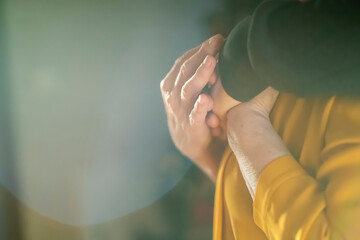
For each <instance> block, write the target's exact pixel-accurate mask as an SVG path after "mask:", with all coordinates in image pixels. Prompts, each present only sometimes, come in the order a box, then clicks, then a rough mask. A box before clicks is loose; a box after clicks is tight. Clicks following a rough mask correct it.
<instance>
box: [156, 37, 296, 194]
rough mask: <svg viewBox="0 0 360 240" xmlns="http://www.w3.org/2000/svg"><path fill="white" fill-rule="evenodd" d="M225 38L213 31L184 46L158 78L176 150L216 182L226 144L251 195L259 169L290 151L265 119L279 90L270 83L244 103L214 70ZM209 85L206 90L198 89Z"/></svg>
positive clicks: (254, 189) (268, 120)
mask: <svg viewBox="0 0 360 240" xmlns="http://www.w3.org/2000/svg"><path fill="white" fill-rule="evenodd" d="M223 43H224V39H223V38H222V37H221V35H215V36H214V37H212V38H210V39H209V40H207V41H205V42H204V43H202V44H201V45H199V46H197V47H195V48H193V49H191V50H189V51H187V52H186V53H184V54H183V55H182V56H181V57H180V58H178V59H177V60H176V61H175V64H174V66H173V67H172V69H171V70H170V72H169V73H168V74H167V75H166V77H165V78H164V79H163V80H162V81H161V84H160V89H161V94H162V97H163V101H164V106H165V110H166V113H167V120H168V126H169V131H170V135H171V138H172V140H173V141H174V143H175V145H176V147H177V148H178V149H179V151H180V152H181V153H182V154H183V155H185V156H187V157H188V158H190V159H191V160H192V161H193V162H194V163H195V164H197V165H198V166H199V167H200V168H201V169H202V170H203V171H204V172H205V173H206V174H207V175H208V176H209V178H210V179H211V180H212V181H214V182H215V181H216V178H217V173H218V168H219V162H220V159H221V156H222V154H223V152H224V149H225V146H226V143H227V142H228V144H229V146H230V147H231V149H232V150H233V152H234V154H235V156H236V158H237V160H238V163H239V167H240V170H241V172H242V175H243V177H244V179H245V182H246V184H247V186H248V189H249V192H250V194H251V196H252V197H254V194H255V192H256V186H257V181H258V177H259V175H260V173H261V171H262V170H263V169H264V168H265V167H266V166H267V165H268V164H269V163H270V162H271V161H273V160H275V159H276V158H278V157H280V156H283V155H290V152H289V151H288V149H287V148H286V146H285V144H284V143H283V142H282V140H281V138H280V137H279V135H278V134H277V133H276V131H275V130H274V129H273V127H272V124H271V122H270V119H269V114H270V112H271V109H272V107H273V105H274V103H275V101H276V99H277V96H278V94H279V93H278V91H276V90H275V89H273V88H271V87H268V88H267V89H265V90H264V91H263V92H261V93H260V94H258V95H257V96H256V97H254V98H253V99H251V100H250V101H248V102H243V103H241V102H238V101H236V100H234V99H233V98H231V97H230V96H228V95H227V94H226V92H225V91H224V89H223V87H222V84H221V79H220V78H219V77H218V75H217V73H216V71H215V65H216V60H217V59H216V58H217V55H218V52H219V50H220V49H221V46H222V45H223ZM207 85H211V86H212V87H211V92H210V94H209V95H207V94H204V93H201V92H202V90H203V89H204V88H205V87H206V86H207Z"/></svg>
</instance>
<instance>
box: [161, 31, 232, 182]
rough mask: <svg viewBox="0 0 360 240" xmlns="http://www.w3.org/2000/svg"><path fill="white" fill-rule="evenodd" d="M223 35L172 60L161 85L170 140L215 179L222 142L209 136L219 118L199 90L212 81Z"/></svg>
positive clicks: (206, 97)
mask: <svg viewBox="0 0 360 240" xmlns="http://www.w3.org/2000/svg"><path fill="white" fill-rule="evenodd" d="M223 43H224V39H223V38H222V36H221V35H215V36H213V37H212V38H210V39H209V40H207V41H205V42H204V43H202V44H201V45H200V46H198V47H195V48H193V49H191V50H189V51H187V52H186V53H184V54H183V55H182V56H181V57H180V58H178V59H177V60H176V61H175V64H174V66H173V67H172V69H171V70H170V72H169V73H168V74H167V75H166V77H165V78H164V79H163V80H162V81H161V84H160V88H161V93H162V97H163V101H164V105H165V109H166V113H167V119H168V126H169V131H170V135H171V138H172V140H173V141H174V143H175V145H176V147H177V148H178V149H179V151H180V152H181V153H182V154H183V155H185V156H187V157H188V158H190V159H192V160H193V161H194V162H195V163H196V164H197V165H198V166H199V167H201V168H202V169H203V170H204V171H205V172H206V173H207V174H208V176H209V177H210V178H211V179H212V180H213V181H215V179H216V176H217V170H218V163H219V159H220V158H221V155H222V153H223V150H224V147H225V143H224V142H223V141H221V140H219V139H218V138H216V137H214V136H212V134H211V131H212V128H210V127H209V126H211V127H213V131H216V129H217V126H218V125H219V119H218V118H217V117H216V115H214V114H211V110H212V108H213V101H212V98H211V97H210V96H209V95H206V94H203V93H201V92H202V90H203V89H204V87H206V86H207V84H214V83H215V81H216V78H217V77H216V73H215V72H214V69H215V65H216V57H215V56H216V55H217V54H218V52H219V50H220V49H221V47H222V45H223Z"/></svg>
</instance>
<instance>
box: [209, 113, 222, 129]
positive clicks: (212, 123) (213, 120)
mask: <svg viewBox="0 0 360 240" xmlns="http://www.w3.org/2000/svg"><path fill="white" fill-rule="evenodd" d="M206 124H207V125H208V126H209V127H211V128H216V127H218V126H219V125H220V119H219V118H218V116H216V115H215V113H213V112H209V113H208V115H207V117H206Z"/></svg>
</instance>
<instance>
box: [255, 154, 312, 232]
mask: <svg viewBox="0 0 360 240" xmlns="http://www.w3.org/2000/svg"><path fill="white" fill-rule="evenodd" d="M304 173H305V170H304V169H303V168H302V167H301V165H300V164H299V163H298V162H297V161H296V160H295V159H294V157H292V156H291V155H285V156H281V157H279V158H277V159H275V160H274V161H272V162H271V163H269V164H268V165H267V166H266V167H265V168H264V170H263V171H262V172H261V173H260V176H259V179H258V184H257V187H256V192H255V196H254V202H253V215H254V221H255V223H256V224H257V225H258V226H259V227H260V228H261V229H262V230H263V231H264V232H265V234H266V235H268V229H267V225H268V224H266V219H267V213H268V209H269V206H268V205H269V202H270V201H269V200H270V199H271V196H272V194H273V192H274V191H275V190H276V189H277V188H278V187H279V186H280V185H281V184H282V183H284V182H286V181H288V180H289V179H291V178H293V177H298V176H299V175H302V174H304Z"/></svg>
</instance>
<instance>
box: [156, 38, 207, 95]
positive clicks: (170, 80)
mask: <svg viewBox="0 0 360 240" xmlns="http://www.w3.org/2000/svg"><path fill="white" fill-rule="evenodd" d="M200 47H201V45H199V46H197V47H194V48H192V49H190V50H188V51H187V52H185V53H184V54H183V55H181V57H179V58H178V59H176V60H175V63H174V65H173V66H172V68H171V70H170V71H169V72H168V73H167V75H166V76H165V78H164V79H163V80H161V82H160V89H161V92H162V93H164V92H169V91H171V90H172V89H173V87H174V82H175V79H176V77H177V75H178V73H179V70H180V67H181V65H182V64H183V63H184V62H185V61H186V60H187V59H188V58H189V57H191V56H192V55H194V54H195V53H196V52H197V51H199V49H200Z"/></svg>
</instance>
